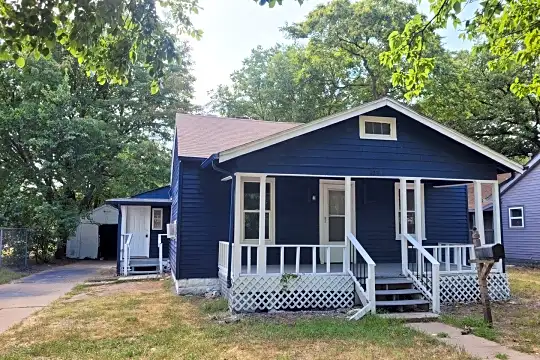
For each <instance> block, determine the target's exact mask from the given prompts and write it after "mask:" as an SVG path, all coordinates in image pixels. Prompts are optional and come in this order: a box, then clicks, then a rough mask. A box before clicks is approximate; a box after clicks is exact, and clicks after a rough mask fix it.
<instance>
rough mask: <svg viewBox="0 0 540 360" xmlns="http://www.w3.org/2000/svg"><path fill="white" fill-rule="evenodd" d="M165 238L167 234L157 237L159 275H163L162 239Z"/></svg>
mask: <svg viewBox="0 0 540 360" xmlns="http://www.w3.org/2000/svg"><path fill="white" fill-rule="evenodd" d="M166 236H167V234H159V235H158V252H159V273H160V274H163V238H164V237H166Z"/></svg>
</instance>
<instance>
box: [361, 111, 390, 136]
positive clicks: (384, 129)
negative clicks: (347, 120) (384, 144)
mask: <svg viewBox="0 0 540 360" xmlns="http://www.w3.org/2000/svg"><path fill="white" fill-rule="evenodd" d="M360 138H361V139H374V140H397V131H396V118H391V117H379V116H360Z"/></svg>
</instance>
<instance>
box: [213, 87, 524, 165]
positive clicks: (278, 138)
mask: <svg viewBox="0 0 540 360" xmlns="http://www.w3.org/2000/svg"><path fill="white" fill-rule="evenodd" d="M383 106H388V107H390V108H392V109H394V110H396V111H398V112H400V113H402V114H404V115H406V116H409V117H410V118H412V119H414V120H416V121H418V122H420V123H422V124H424V125H426V126H427V127H429V128H431V129H433V130H435V131H437V132H439V133H441V134H443V135H446V136H448V137H449V138H451V139H453V140H455V141H457V142H459V143H461V144H463V145H465V146H467V147H469V148H471V149H473V150H475V151H476V152H479V153H481V154H483V155H485V156H487V157H489V158H490V159H492V160H494V161H496V162H498V163H499V164H502V165H505V166H507V167H508V168H510V169H512V170H514V171H516V172H518V173H523V166H521V165H520V164H518V163H516V162H514V161H512V160H510V159H508V158H507V157H505V156H504V155H502V154H499V153H498V152H496V151H494V150H492V149H490V148H488V147H487V146H484V145H481V144H479V143H477V142H475V141H474V140H472V139H469V138H468V137H466V136H465V135H463V134H461V133H459V132H457V131H455V130H453V129H450V128H448V127H446V126H444V125H441V124H439V123H438V122H436V121H434V120H431V119H428V118H427V117H425V116H422V115H420V114H418V113H417V112H415V111H413V110H411V109H410V108H408V107H407V106H405V105H402V104H400V103H399V102H397V101H395V100H393V99H390V98H382V99H379V100H375V101H372V102H369V103H367V104H364V105H360V106H358V107H355V108H353V109H350V110H346V111H343V112H341V113H338V114H334V115H330V116H327V117H324V118H321V119H318V120H315V121H312V122H310V123H306V124H303V125H299V126H297V127H294V128H292V129H289V130H284V131H281V132H279V133H277V134H273V135H270V136H267V137H265V138H262V139H259V140H255V141H252V142H249V143H247V144H244V145H240V146H237V147H234V148H231V149H229V150H225V151H222V152H220V153H219V154H218V156H219V162H220V163H221V162H224V161H228V160H231V159H234V158H236V157H239V156H242V155H245V154H248V153H251V152H253V151H257V150H261V149H264V148H266V147H269V146H272V145H275V144H278V143H280V142H283V141H286V140H289V139H292V138H295V137H297V136H301V135H304V134H307V133H310V132H312V131H316V130H319V129H322V128H325V127H327V126H330V125H334V124H337V123H339V122H341V121H344V120H347V119H350V118H352V117H355V116H359V115H362V114H365V113H368V112H370V111H373V110H376V109H379V108H381V107H383Z"/></svg>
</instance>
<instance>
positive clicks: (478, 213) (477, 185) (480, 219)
mask: <svg viewBox="0 0 540 360" xmlns="http://www.w3.org/2000/svg"><path fill="white" fill-rule="evenodd" d="M474 222H475V224H474V225H475V227H476V230H478V233H479V234H480V243H481V244H482V245H485V244H486V233H485V231H484V207H483V206H482V182H481V181H474Z"/></svg>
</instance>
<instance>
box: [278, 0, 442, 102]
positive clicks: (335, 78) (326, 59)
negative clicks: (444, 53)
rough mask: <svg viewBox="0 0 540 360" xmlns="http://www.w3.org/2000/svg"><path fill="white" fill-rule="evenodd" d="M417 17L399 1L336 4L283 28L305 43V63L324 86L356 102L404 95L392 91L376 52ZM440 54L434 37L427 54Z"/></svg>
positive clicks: (342, 0)
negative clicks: (316, 72) (317, 71)
mask: <svg viewBox="0 0 540 360" xmlns="http://www.w3.org/2000/svg"><path fill="white" fill-rule="evenodd" d="M415 16H419V15H418V12H417V10H416V7H415V6H414V5H413V4H411V3H407V2H403V1H400V0H389V1H381V0H363V1H358V2H351V1H350V0H334V1H332V2H330V3H328V4H326V5H319V6H318V7H317V8H316V9H315V10H314V11H312V12H311V13H309V15H308V16H307V18H306V19H305V20H304V21H302V22H300V23H297V24H293V25H292V26H287V27H285V29H284V30H285V31H286V33H287V34H288V35H289V36H290V37H291V38H293V39H296V40H300V39H307V40H308V45H307V47H306V52H307V54H308V56H307V57H308V59H310V60H311V62H310V63H309V65H311V67H320V68H321V71H320V72H321V73H323V74H325V75H326V79H325V80H324V84H325V85H326V84H329V86H331V87H333V88H334V89H335V91H336V92H343V96H342V97H343V98H351V103H353V104H358V103H361V102H365V101H369V100H373V99H378V98H380V97H382V96H386V95H392V96H394V97H396V98H401V97H402V96H401V91H400V90H399V89H393V88H392V82H391V76H392V71H391V70H390V69H388V68H387V67H386V66H384V65H382V64H381V63H380V61H379V54H381V53H382V52H385V51H387V50H388V49H389V48H388V42H387V38H388V36H389V35H390V34H391V33H392V32H393V31H394V30H395V29H403V28H404V27H405V25H406V24H407V22H408V21H409V20H411V19H413V18H414V17H415ZM440 50H441V48H440V45H439V39H438V37H436V36H431V37H430V42H429V51H430V53H434V52H435V51H440Z"/></svg>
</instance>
